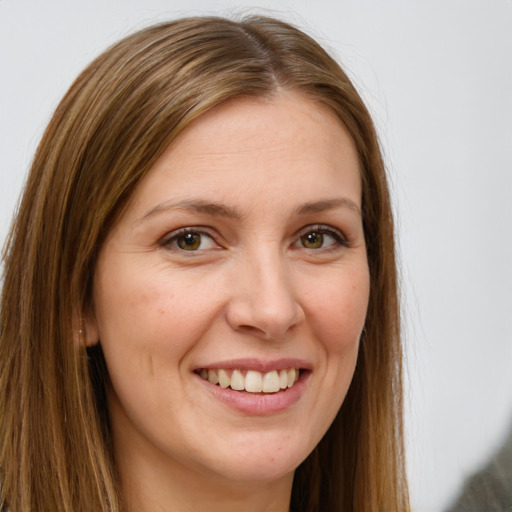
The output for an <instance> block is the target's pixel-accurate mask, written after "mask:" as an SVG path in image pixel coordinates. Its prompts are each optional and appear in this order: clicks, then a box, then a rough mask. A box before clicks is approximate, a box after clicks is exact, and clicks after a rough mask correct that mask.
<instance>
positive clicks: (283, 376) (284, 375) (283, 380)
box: [279, 370, 288, 389]
mask: <svg viewBox="0 0 512 512" xmlns="http://www.w3.org/2000/svg"><path fill="white" fill-rule="evenodd" d="M279 387H280V388H281V389H286V388H287V387H288V372H287V371H286V370H281V371H280V372H279Z"/></svg>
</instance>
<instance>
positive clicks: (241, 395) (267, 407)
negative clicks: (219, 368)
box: [197, 372, 311, 416]
mask: <svg viewBox="0 0 512 512" xmlns="http://www.w3.org/2000/svg"><path fill="white" fill-rule="evenodd" d="M310 374H311V372H303V373H301V375H300V377H299V380H298V381H297V382H296V383H295V384H294V385H293V386H292V387H291V388H287V389H283V390H281V391H278V392H277V393H248V392H247V391H235V390H234V389H231V388H221V387H220V386H217V385H216V384H212V383H211V382H208V381H207V380H205V379H203V378H202V377H200V376H199V375H198V376H197V378H198V379H199V380H200V382H201V384H202V385H204V386H205V388H206V389H207V391H208V392H210V393H211V394H212V395H213V396H214V397H215V398H216V399H217V400H219V401H220V402H222V403H223V404H225V405H227V406H229V407H231V408H232V409H236V410H237V411H240V412H242V413H244V414H249V415H252V416H267V415H270V414H276V413H278V412H282V411H285V410H286V409H288V408H289V407H291V406H292V405H293V404H295V403H296V402H298V401H299V399H300V397H301V396H302V394H303V393H304V390H305V389H306V383H307V380H308V378H309V376H310Z"/></svg>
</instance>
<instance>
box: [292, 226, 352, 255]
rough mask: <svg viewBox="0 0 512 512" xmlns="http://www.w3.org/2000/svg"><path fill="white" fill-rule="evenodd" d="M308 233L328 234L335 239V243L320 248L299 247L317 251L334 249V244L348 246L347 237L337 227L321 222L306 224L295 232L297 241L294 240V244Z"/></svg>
mask: <svg viewBox="0 0 512 512" xmlns="http://www.w3.org/2000/svg"><path fill="white" fill-rule="evenodd" d="M310 233H315V234H320V235H328V236H330V237H331V238H333V239H334V240H335V242H336V244H331V245H328V246H327V247H320V248H308V247H304V246H302V247H300V248H302V249H308V250H311V251H317V250H319V249H323V250H329V249H334V246H341V247H350V243H349V241H348V240H347V238H346V237H345V236H344V235H343V233H342V232H341V231H339V230H338V229H335V228H333V227H331V226H326V225H323V224H316V225H312V226H306V227H305V228H303V229H302V230H300V231H299V233H298V234H297V241H296V242H295V244H297V243H299V242H300V240H301V239H302V238H303V237H305V236H306V235H308V234H310Z"/></svg>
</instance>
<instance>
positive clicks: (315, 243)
mask: <svg viewBox="0 0 512 512" xmlns="http://www.w3.org/2000/svg"><path fill="white" fill-rule="evenodd" d="M300 241H301V242H302V245H303V246H304V247H305V248H306V249H319V248H320V247H322V245H323V244H324V235H323V234H322V233H318V232H317V231H311V232H310V233H307V234H306V235H303V236H301V237H300Z"/></svg>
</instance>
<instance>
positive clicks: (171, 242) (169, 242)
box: [160, 224, 350, 253]
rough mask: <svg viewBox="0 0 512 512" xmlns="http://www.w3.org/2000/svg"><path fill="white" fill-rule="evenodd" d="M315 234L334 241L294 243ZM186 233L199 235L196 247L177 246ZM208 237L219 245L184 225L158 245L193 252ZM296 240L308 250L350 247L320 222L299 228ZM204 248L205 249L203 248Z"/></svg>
mask: <svg viewBox="0 0 512 512" xmlns="http://www.w3.org/2000/svg"><path fill="white" fill-rule="evenodd" d="M313 233H314V234H317V235H328V236H330V237H331V238H332V239H333V240H334V241H335V242H336V243H333V244H330V245H328V246H326V247H318V248H311V247H305V246H304V245H302V246H296V244H299V243H300V242H301V239H302V238H303V237H305V236H306V235H308V234H313ZM186 235H199V246H198V247H197V248H191V249H190V250H187V249H184V248H183V247H180V246H178V245H177V244H178V240H179V239H180V237H185V236H186ZM205 237H206V238H207V239H210V240H211V242H212V243H213V244H215V245H216V246H219V244H217V242H216V241H215V239H214V237H213V235H212V234H210V233H209V232H208V231H206V230H205V229H204V228H193V227H186V228H182V229H179V230H177V231H173V232H172V233H170V234H169V235H167V236H165V237H164V238H163V239H162V240H161V241H160V245H161V246H162V247H166V248H172V249H174V250H176V251H179V252H186V253H194V252H198V249H199V247H200V246H201V244H202V243H203V242H204V238H205ZM295 239H296V241H295V242H294V243H293V244H292V245H293V246H295V248H297V249H306V250H309V251H318V250H329V249H334V247H335V246H341V247H350V243H349V241H348V240H347V239H346V238H345V236H344V235H343V234H342V233H341V231H339V230H337V229H334V228H332V227H330V226H325V225H322V224H316V225H310V226H306V227H305V228H303V229H301V230H300V231H299V232H298V233H297V234H296V235H295ZM190 245H192V244H190ZM203 250H205V249H203Z"/></svg>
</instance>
